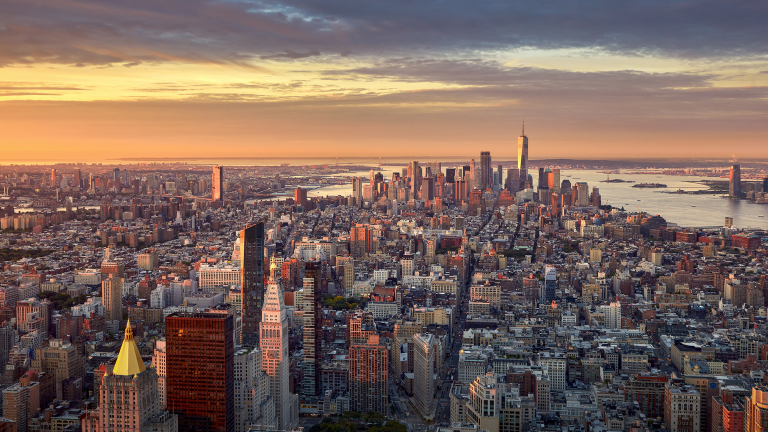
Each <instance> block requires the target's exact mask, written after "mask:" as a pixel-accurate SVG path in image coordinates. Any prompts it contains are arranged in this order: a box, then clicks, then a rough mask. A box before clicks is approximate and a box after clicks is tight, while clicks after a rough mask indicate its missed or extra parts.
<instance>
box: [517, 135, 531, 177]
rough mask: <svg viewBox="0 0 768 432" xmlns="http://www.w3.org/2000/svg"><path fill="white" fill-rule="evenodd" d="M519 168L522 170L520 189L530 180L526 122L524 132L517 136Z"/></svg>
mask: <svg viewBox="0 0 768 432" xmlns="http://www.w3.org/2000/svg"><path fill="white" fill-rule="evenodd" d="M517 169H519V170H520V189H521V190H522V189H523V187H524V186H523V185H524V184H525V182H526V181H528V137H527V136H525V123H523V133H522V134H521V135H520V136H519V137H518V138H517Z"/></svg>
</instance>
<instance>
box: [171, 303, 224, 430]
mask: <svg viewBox="0 0 768 432" xmlns="http://www.w3.org/2000/svg"><path fill="white" fill-rule="evenodd" d="M233 332H234V317H233V316H232V315H229V314H221V313H174V314H171V315H168V316H167V317H166V318H165V340H166V366H167V373H168V380H167V384H166V385H167V392H168V402H167V405H168V410H170V411H172V412H175V413H178V414H179V430H180V431H182V430H183V431H211V432H233V431H234V430H235V405H234V401H235V387H234V341H233Z"/></svg>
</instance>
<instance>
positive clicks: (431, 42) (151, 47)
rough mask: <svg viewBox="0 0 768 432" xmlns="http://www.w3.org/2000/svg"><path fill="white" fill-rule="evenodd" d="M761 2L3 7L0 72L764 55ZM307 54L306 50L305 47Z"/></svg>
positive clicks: (295, 0)
mask: <svg viewBox="0 0 768 432" xmlns="http://www.w3.org/2000/svg"><path fill="white" fill-rule="evenodd" d="M767 15H768V2H761V1H748V0H647V1H643V2H617V1H613V0H580V1H578V2H576V1H572V0H552V1H549V2H545V3H542V2H529V1H528V2H526V1H520V0H517V1H510V0H488V1H483V2H474V3H467V2H466V1H460V0H421V1H418V2H413V1H410V0H370V1H365V2H352V1H349V0H282V1H277V0H241V1H226V2H224V1H216V0H166V1H163V2H157V1H152V0H114V1H110V2H103V1H100V0H7V1H5V2H2V4H0V40H2V41H3V43H2V44H0V66H4V65H5V66H7V65H24V64H35V63H43V62H47V63H58V64H67V65H76V66H94V65H97V66H103V65H107V64H112V63H119V64H124V65H131V64H134V63H139V62H182V63H216V64H231V65H237V66H241V67H258V64H257V63H258V61H260V60H279V59H287V60H296V59H307V58H310V57H316V56H319V54H320V52H333V53H341V58H343V57H345V56H347V55H349V53H351V52H355V54H356V56H360V57H365V56H370V57H373V58H389V57H398V56H402V55H404V54H412V53H415V52H430V53H436V54H446V55H455V54H460V53H467V52H478V51H480V52H493V51H496V50H520V49H538V50H542V49H544V50H549V49H577V50H590V51H593V52H598V53H601V52H604V53H609V54H616V53H618V54H623V55H635V56H662V57H664V56H668V57H681V58H689V59H695V58H709V57H722V58H732V57H739V56H747V57H751V58H756V57H759V58H762V59H765V58H766V57H767V56H768V33H767V32H766V31H765V25H764V24H765V23H764V19H763V17H765V16H767ZM309 47H313V48H311V49H310V48H309Z"/></svg>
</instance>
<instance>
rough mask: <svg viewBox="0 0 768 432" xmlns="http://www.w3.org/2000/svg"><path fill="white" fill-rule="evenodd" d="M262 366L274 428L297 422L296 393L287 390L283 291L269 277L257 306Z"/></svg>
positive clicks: (288, 427)
mask: <svg viewBox="0 0 768 432" xmlns="http://www.w3.org/2000/svg"><path fill="white" fill-rule="evenodd" d="M260 326H261V329H260V330H261V337H260V339H261V341H260V343H261V355H262V361H261V363H262V368H263V369H264V371H265V372H266V373H267V375H269V395H270V396H271V397H272V400H273V401H274V409H275V420H276V422H275V425H276V427H277V430H294V429H295V428H296V427H297V426H298V421H299V412H298V409H299V408H298V397H297V396H296V395H295V394H291V392H290V379H291V376H290V374H291V369H290V366H291V359H290V353H289V352H288V333H289V323H288V314H287V313H286V310H285V302H284V300H283V292H282V290H281V289H280V287H279V286H278V285H277V284H276V283H275V282H274V280H270V282H269V285H268V286H267V293H266V296H265V298H264V307H263V308H262V309H261V324H260Z"/></svg>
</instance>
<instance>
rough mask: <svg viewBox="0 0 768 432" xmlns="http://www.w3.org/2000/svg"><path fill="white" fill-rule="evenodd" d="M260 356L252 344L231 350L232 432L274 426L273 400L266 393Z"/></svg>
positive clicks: (264, 376) (266, 386)
mask: <svg viewBox="0 0 768 432" xmlns="http://www.w3.org/2000/svg"><path fill="white" fill-rule="evenodd" d="M262 340H263V339H262ZM262 359H263V356H262V355H261V350H259V349H257V348H254V347H239V348H238V349H237V350H236V352H235V357H234V362H233V363H234V368H235V372H234V375H235V379H234V387H235V432H248V431H250V430H252V429H251V428H252V427H254V428H258V429H262V430H263V429H268V428H275V427H276V426H277V420H276V415H275V414H276V413H275V400H274V398H272V396H271V395H270V394H269V388H268V387H269V381H270V379H269V375H268V374H267V373H266V372H265V371H264V370H263V363H262Z"/></svg>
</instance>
